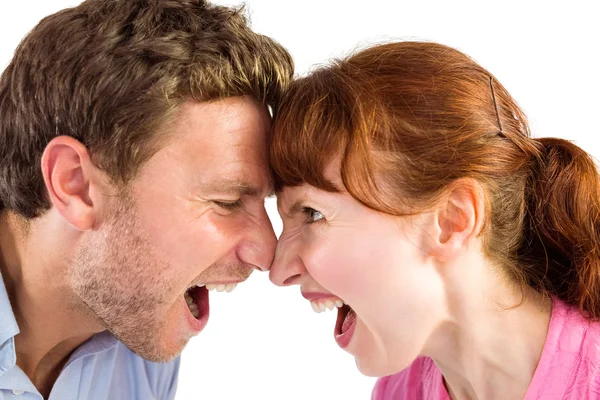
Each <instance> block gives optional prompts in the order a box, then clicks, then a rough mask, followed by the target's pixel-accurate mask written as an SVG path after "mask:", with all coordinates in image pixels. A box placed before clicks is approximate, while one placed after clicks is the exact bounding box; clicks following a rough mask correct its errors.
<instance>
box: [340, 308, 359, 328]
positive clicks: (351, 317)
mask: <svg viewBox="0 0 600 400" xmlns="http://www.w3.org/2000/svg"><path fill="white" fill-rule="evenodd" d="M355 320H356V313H355V312H354V310H353V309H350V310H349V311H348V313H347V314H346V317H345V318H344V322H343V323H342V332H341V333H345V332H346V331H347V330H348V329H350V327H351V326H352V324H353V323H354V321H355Z"/></svg>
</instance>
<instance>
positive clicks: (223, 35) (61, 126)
mask: <svg viewBox="0 0 600 400" xmlns="http://www.w3.org/2000/svg"><path fill="white" fill-rule="evenodd" d="M292 75H293V62H292V59H291V56H290V55H289V53H288V52H287V51H286V50H285V49H284V48H283V47H282V46H280V45H279V44H278V43H276V42H275V41H273V40H272V39H270V38H268V37H266V36H262V35H259V34H256V33H254V32H252V31H251V30H250V28H249V27H248V24H247V20H246V18H245V17H244V14H243V10H242V9H232V8H227V7H222V6H216V5H212V4H210V3H209V2H207V1H204V0H87V1H84V2H83V3H81V4H80V5H79V6H77V7H74V8H70V9H65V10H62V11H60V12H58V13H56V14H53V15H51V16H49V17H46V18H44V19H43V20H42V21H41V22H40V23H39V24H38V25H37V26H36V27H35V28H34V29H33V30H32V31H31V32H30V33H29V34H28V35H27V37H26V38H25V39H24V40H23V41H22V43H21V44H20V45H19V47H18V48H17V50H16V52H15V55H14V57H13V59H12V61H11V63H10V64H9V65H8V67H7V68H6V70H5V71H4V73H3V74H2V77H1V78H0V151H1V154H0V211H1V210H4V209H10V210H13V211H15V212H17V213H19V214H20V215H22V216H24V217H26V218H33V217H36V216H39V215H40V214H41V213H43V212H44V211H45V210H46V209H48V208H49V206H50V203H49V200H48V197H47V194H46V189H45V186H44V181H43V176H42V172H41V167H40V160H41V156H42V153H43V151H44V149H45V147H46V145H47V144H48V142H49V141H50V140H51V139H52V138H54V137H56V136H59V135H69V136H72V137H74V138H75V139H77V140H79V141H80V142H81V143H83V144H84V145H85V146H86V147H87V148H88V150H89V152H90V155H91V158H92V160H93V162H94V163H95V164H96V165H97V166H98V167H99V168H101V169H102V170H104V171H105V172H107V174H108V176H109V177H111V179H113V181H114V182H115V183H118V184H125V183H127V182H128V181H129V180H130V179H131V178H132V177H133V176H135V173H136V170H137V169H138V168H139V166H140V165H141V164H142V163H143V162H144V161H146V160H147V159H148V158H149V157H151V156H152V155H153V154H154V152H156V151H157V150H158V149H159V142H160V139H161V138H163V137H164V136H165V134H164V130H165V129H164V128H165V125H166V124H167V123H168V121H169V119H171V118H173V117H174V116H175V114H176V111H177V110H178V107H179V105H181V104H182V103H184V102H186V101H189V100H193V101H210V100H215V99H219V98H224V97H230V96H243V95H248V96H251V97H253V98H255V99H257V100H258V101H260V102H262V103H263V104H264V105H265V106H269V107H270V108H271V110H272V111H273V113H275V112H276V111H277V105H278V101H279V98H280V97H281V94H282V92H283V90H284V89H285V87H286V86H287V85H288V83H289V81H290V80H291V78H292Z"/></svg>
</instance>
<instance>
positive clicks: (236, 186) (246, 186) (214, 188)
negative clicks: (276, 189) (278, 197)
mask: <svg viewBox="0 0 600 400" xmlns="http://www.w3.org/2000/svg"><path fill="white" fill-rule="evenodd" d="M206 189H207V190H208V191H210V192H213V193H225V194H232V195H239V196H249V197H258V196H266V195H268V194H269V193H271V192H272V188H271V186H270V185H269V186H267V187H264V188H261V187H258V186H256V185H253V184H251V183H247V182H244V181H235V180H221V181H218V182H212V183H209V184H208V185H206Z"/></svg>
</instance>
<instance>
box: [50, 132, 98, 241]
mask: <svg viewBox="0 0 600 400" xmlns="http://www.w3.org/2000/svg"><path fill="white" fill-rule="evenodd" d="M42 173H43V176H44V182H45V184H46V189H47V190H48V196H49V198H50V201H51V203H52V205H53V206H54V207H55V208H56V210H57V211H58V212H59V213H60V214H61V215H62V216H63V218H65V219H66V220H67V221H68V222H69V223H70V224H71V225H72V226H74V227H75V228H77V229H79V230H82V231H83V230H88V229H91V228H92V227H93V226H94V224H95V223H96V218H97V216H96V214H97V208H98V205H97V204H96V201H97V200H99V199H98V194H99V193H100V192H101V191H100V190H98V185H100V184H101V180H100V179H101V176H100V175H101V174H100V171H99V170H98V169H97V168H96V167H95V166H94V165H93V163H92V162H91V159H90V155H89V153H88V150H87V148H86V147H85V146H84V145H83V144H81V143H80V142H79V141H77V140H76V139H74V138H72V137H69V136H58V137H55V138H54V139H52V140H51V141H50V143H48V145H47V146H46V149H45V150H44V153H43V155H42Z"/></svg>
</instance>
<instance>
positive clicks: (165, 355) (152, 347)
mask: <svg viewBox="0 0 600 400" xmlns="http://www.w3.org/2000/svg"><path fill="white" fill-rule="evenodd" d="M114 336H115V337H116V338H117V339H118V340H119V341H120V342H121V343H123V344H124V345H125V346H126V347H127V348H128V349H129V350H130V351H131V352H132V353H134V354H136V355H137V356H139V357H141V358H143V359H144V360H147V361H152V362H157V363H164V362H169V361H172V360H173V359H175V358H176V357H178V356H179V355H180V354H181V352H182V351H183V349H184V347H185V346H186V345H187V343H188V341H189V338H180V339H179V340H173V339H172V336H171V339H170V340H169V339H167V335H164V334H163V333H161V332H156V331H155V333H153V334H148V335H140V334H139V332H137V333H136V334H134V335H127V334H114Z"/></svg>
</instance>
